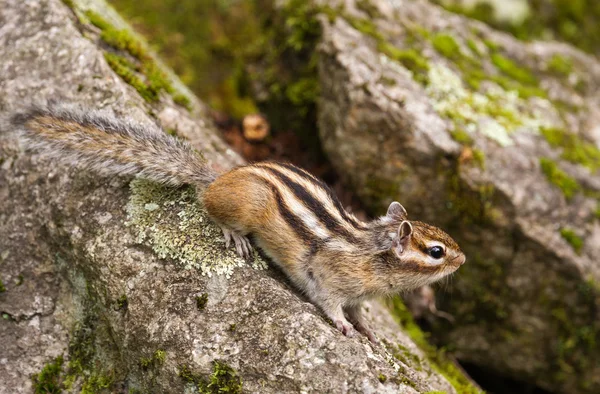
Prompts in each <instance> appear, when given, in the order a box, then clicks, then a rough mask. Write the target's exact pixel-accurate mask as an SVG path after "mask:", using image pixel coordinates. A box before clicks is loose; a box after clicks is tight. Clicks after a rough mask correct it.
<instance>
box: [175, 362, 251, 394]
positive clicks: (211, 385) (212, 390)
mask: <svg viewBox="0 0 600 394" xmlns="http://www.w3.org/2000/svg"><path fill="white" fill-rule="evenodd" d="M179 377H180V378H181V379H183V380H184V381H185V382H187V383H189V384H193V385H195V386H196V388H197V390H198V393H201V394H220V393H228V394H239V393H242V379H241V378H240V377H239V376H238V374H237V372H236V371H235V370H234V369H233V368H231V367H230V366H229V365H227V364H226V363H224V362H222V361H218V360H215V361H213V372H212V374H211V375H210V376H209V377H208V379H207V380H205V379H203V378H202V377H201V376H200V375H199V374H195V373H193V372H192V371H191V370H190V368H189V367H188V366H187V365H184V366H182V367H180V368H179Z"/></svg>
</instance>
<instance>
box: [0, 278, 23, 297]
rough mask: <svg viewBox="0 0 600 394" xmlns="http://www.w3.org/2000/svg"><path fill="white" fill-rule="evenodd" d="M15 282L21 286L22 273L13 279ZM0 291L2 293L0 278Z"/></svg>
mask: <svg viewBox="0 0 600 394" xmlns="http://www.w3.org/2000/svg"><path fill="white" fill-rule="evenodd" d="M15 284H16V285H17V286H21V285H22V284H23V275H21V274H19V276H17V280H16V281H15ZM0 293H2V281H1V280H0Z"/></svg>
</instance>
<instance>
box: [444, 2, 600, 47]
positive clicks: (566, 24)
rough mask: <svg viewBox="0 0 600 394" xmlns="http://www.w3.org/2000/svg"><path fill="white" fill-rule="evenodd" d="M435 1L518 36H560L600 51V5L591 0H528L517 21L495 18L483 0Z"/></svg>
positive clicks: (524, 37)
mask: <svg viewBox="0 0 600 394" xmlns="http://www.w3.org/2000/svg"><path fill="white" fill-rule="evenodd" d="M435 2H436V3H438V4H441V5H442V6H444V7H446V8H448V9H449V10H450V11H452V12H457V13H461V14H464V15H467V16H469V17H471V18H474V19H478V20H481V21H483V22H485V23H487V24H489V25H491V26H493V27H495V28H497V29H501V30H505V31H508V32H509V33H512V34H513V35H514V36H516V37H517V38H520V39H522V40H533V39H545V40H548V39H556V40H563V41H567V42H570V43H571V44H573V45H575V46H577V47H579V48H581V49H583V50H585V51H588V52H593V53H596V54H597V53H599V52H600V45H599V44H598V43H599V42H600V27H599V25H598V19H600V5H599V4H598V2H597V1H595V0H547V1H528V2H527V5H528V7H529V12H528V15H527V16H526V17H525V18H524V20H523V21H519V22H517V23H514V22H508V21H503V20H497V19H496V18H495V17H494V16H495V14H496V13H495V12H494V9H493V8H494V7H493V6H492V5H491V3H488V2H485V1H484V2H479V3H477V4H476V5H475V6H461V5H460V4H458V5H457V2H446V1H440V0H436V1H435ZM463 4H465V3H464V2H463Z"/></svg>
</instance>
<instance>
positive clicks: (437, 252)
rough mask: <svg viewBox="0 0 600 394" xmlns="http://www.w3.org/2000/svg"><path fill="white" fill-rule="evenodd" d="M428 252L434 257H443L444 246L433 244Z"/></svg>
mask: <svg viewBox="0 0 600 394" xmlns="http://www.w3.org/2000/svg"><path fill="white" fill-rule="evenodd" d="M427 253H428V254H429V255H430V256H431V257H433V258H434V259H441V258H442V257H444V248H442V247H441V246H433V247H431V248H429V249H427Z"/></svg>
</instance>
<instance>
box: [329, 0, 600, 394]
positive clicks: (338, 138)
mask: <svg viewBox="0 0 600 394" xmlns="http://www.w3.org/2000/svg"><path fill="white" fill-rule="evenodd" d="M365 3H367V4H370V6H369V7H365ZM344 4H345V5H344V7H343V13H341V14H340V13H339V11H336V12H338V16H337V17H333V18H332V17H331V12H329V13H327V15H328V17H325V16H324V17H323V18H322V19H321V20H322V26H323V35H322V38H321V41H320V44H319V51H320V56H319V80H320V87H321V96H320V100H319V102H318V109H319V132H320V134H321V139H322V143H323V146H324V149H325V151H326V152H327V154H328V155H329V157H330V159H331V160H332V162H333V164H334V165H335V166H336V167H337V169H338V171H339V172H340V173H341V174H344V176H345V177H346V179H347V180H348V182H349V183H350V184H351V185H353V187H354V189H355V190H356V191H357V193H358V194H359V195H360V197H361V198H362V200H363V201H364V202H366V203H367V205H369V206H370V207H371V208H373V210H374V211H380V210H381V209H382V207H384V206H386V205H387V204H388V203H389V202H390V201H392V200H399V201H400V202H401V203H402V204H403V205H404V206H405V207H406V208H407V210H408V213H409V217H412V218H414V219H419V220H424V221H428V222H432V223H434V224H437V225H439V226H441V227H442V228H445V229H448V231H449V232H450V234H451V235H452V236H453V237H454V238H455V239H456V240H457V241H458V243H459V244H460V245H461V246H462V248H463V249H464V251H465V252H466V255H467V264H466V265H465V266H464V267H462V268H461V270H459V272H458V273H457V274H456V275H455V276H454V278H453V283H452V286H449V287H447V288H446V291H445V290H444V289H442V290H441V292H440V294H439V297H438V307H439V308H440V309H442V310H445V311H446V312H449V313H450V314H452V315H453V316H454V319H455V322H454V323H453V324H451V323H450V322H448V321H447V320H444V319H439V320H436V321H433V322H432V324H433V331H434V338H440V339H441V341H442V342H444V343H446V344H450V345H451V348H452V349H454V353H455V355H456V356H457V357H458V358H459V359H460V360H463V361H466V362H469V363H474V364H477V365H479V366H480V367H481V368H484V369H486V370H490V371H494V372H496V373H498V374H501V375H505V376H511V377H513V378H514V379H518V380H527V381H530V382H533V383H534V384H536V385H539V386H541V387H543V388H545V389H548V390H552V391H555V392H571V393H575V392H589V393H592V392H598V391H599V390H600V369H599V366H600V342H599V341H598V338H599V337H600V336H599V333H600V297H599V294H600V293H599V291H600V286H599V285H598V284H599V283H600V261H599V260H598V255H599V253H600V222H599V216H598V215H599V213H598V210H597V209H598V203H599V200H598V198H599V195H600V193H599V192H600V177H599V176H598V166H597V164H590V163H589V162H585V161H583V160H582V161H580V162H577V160H573V159H572V158H569V157H568V152H567V148H565V149H563V148H562V147H560V146H558V145H560V143H559V144H558V145H557V146H552V145H551V144H550V142H551V141H550V137H548V136H546V137H545V136H544V135H545V133H549V132H550V133H551V132H553V131H554V132H557V133H558V134H561V135H562V134H566V135H569V136H572V137H568V138H572V139H573V140H577V141H578V142H577V143H578V144H584V145H585V144H587V146H588V148H587V149H589V151H590V152H595V153H592V155H597V154H598V147H600V133H599V131H598V130H599V129H598V124H599V121H600V101H599V100H600V94H599V93H598V85H599V84H600V64H599V63H598V62H597V60H596V59H594V58H593V57H590V56H588V55H585V54H583V53H581V52H579V51H577V50H575V49H573V48H572V47H570V46H568V45H565V44H559V43H555V42H533V43H530V44H527V43H523V42H520V41H518V40H516V39H514V38H512V37H511V36H509V35H507V34H504V33H501V32H496V31H493V30H491V29H490V28H488V27H487V26H486V25H484V24H482V23H480V22H476V21H472V20H469V19H467V18H465V17H461V16H458V15H455V14H452V13H449V12H447V11H444V10H443V9H441V8H440V7H438V6H435V5H432V4H430V3H428V2H425V1H408V0H406V1H405V0H395V1H375V0H372V1H370V2H364V1H356V2H354V1H345V2H344ZM369 21H370V22H369ZM448 37H449V38H448ZM410 49H415V50H416V52H417V54H418V55H419V56H420V57H421V58H422V60H423V61H424V62H425V63H426V68H427V70H425V72H424V73H423V71H422V70H423V68H421V69H419V68H418V67H415V56H413V55H414V53H408V52H407V50H410ZM565 59H566V61H565V63H566V64H568V66H565V67H563V68H561V67H558V65H559V63H560V62H561V61H563V60H565ZM506 60H508V62H507V61H506ZM517 68H518V70H517ZM419 72H421V73H422V74H421V77H423V74H424V76H425V77H427V79H428V83H427V82H426V83H420V82H418V78H416V77H417V76H419ZM477 72H480V73H481V72H483V75H481V74H476V73H477ZM469 82H471V83H472V85H470V84H469ZM525 88H527V89H525ZM529 88H531V89H532V90H531V89H530V90H528V89H529ZM461 137H462V138H461ZM555 145H556V144H555ZM563 145H564V144H563ZM580 146H581V145H580ZM596 160H597V159H596ZM544 162H545V163H546V165H547V166H549V167H552V168H551V169H550V170H553V169H555V168H558V169H559V170H557V172H558V173H559V175H557V174H556V172H554V175H555V176H556V177H555V178H554V181H555V183H558V184H560V186H562V187H563V188H566V190H565V191H562V190H561V188H560V187H558V186H557V185H556V184H553V183H552V182H550V180H549V177H548V176H547V175H546V174H545V172H548V168H546V171H544V169H543V167H544V164H543V163H544ZM557 177H558V178H561V179H556V178H557ZM565 183H567V184H565ZM569 185H573V188H574V191H573V192H572V193H571V192H569V189H568V187H569ZM569 231H572V234H571V233H569ZM561 234H562V235H561ZM573 234H574V235H575V236H574V237H570V235H573ZM567 238H570V239H571V241H570V242H569V241H568V240H567ZM578 241H582V245H580V246H578V245H577V242H578Z"/></svg>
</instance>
